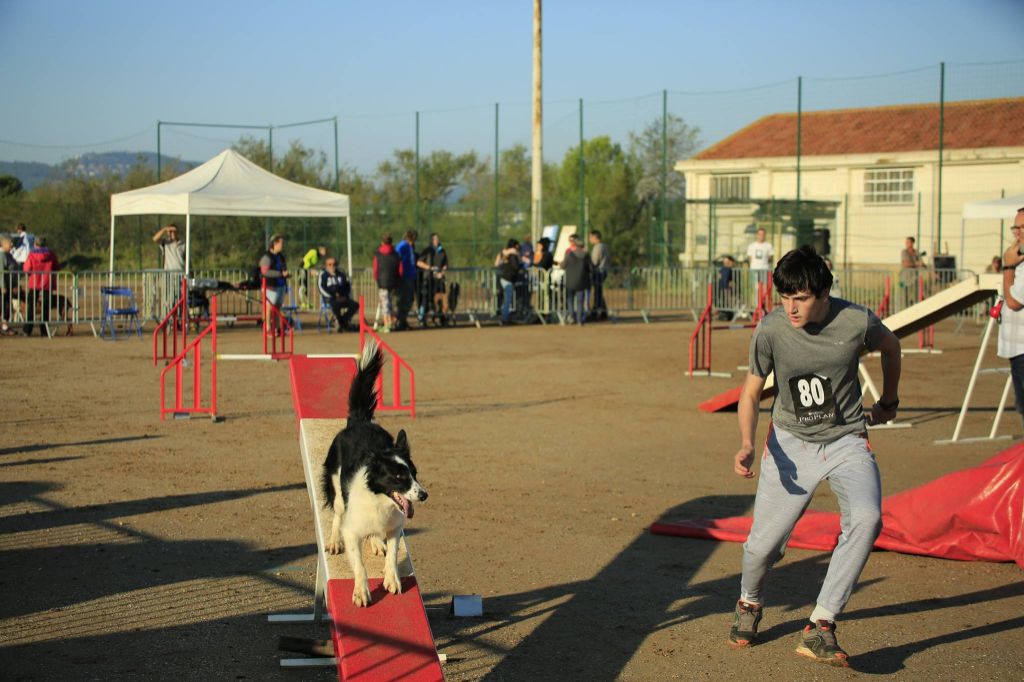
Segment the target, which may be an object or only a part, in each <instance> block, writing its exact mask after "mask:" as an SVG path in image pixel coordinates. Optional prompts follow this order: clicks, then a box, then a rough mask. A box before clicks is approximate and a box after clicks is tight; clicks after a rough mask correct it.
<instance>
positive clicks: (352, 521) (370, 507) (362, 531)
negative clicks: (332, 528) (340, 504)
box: [342, 471, 405, 537]
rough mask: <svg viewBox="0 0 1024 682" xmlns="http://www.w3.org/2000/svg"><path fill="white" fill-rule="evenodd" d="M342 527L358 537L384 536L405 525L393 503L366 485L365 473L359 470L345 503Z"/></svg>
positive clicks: (400, 513)
mask: <svg viewBox="0 0 1024 682" xmlns="http://www.w3.org/2000/svg"><path fill="white" fill-rule="evenodd" d="M342 525H343V527H344V528H346V529H348V530H351V531H352V532H353V533H355V534H356V535H358V536H360V537H366V536H369V535H378V536H380V537H386V536H388V535H391V534H393V532H394V531H395V530H396V529H400V528H402V527H404V525H405V516H403V515H402V512H401V511H399V510H398V507H396V506H395V503H394V502H392V501H391V500H390V499H388V498H387V497H386V496H384V495H377V494H374V493H373V492H371V491H370V489H369V488H368V487H367V486H366V473H365V471H360V472H359V473H357V474H356V476H355V477H354V478H353V480H352V487H351V489H350V490H349V491H348V504H347V505H345V516H344V519H343V521H342Z"/></svg>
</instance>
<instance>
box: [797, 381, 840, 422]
mask: <svg viewBox="0 0 1024 682" xmlns="http://www.w3.org/2000/svg"><path fill="white" fill-rule="evenodd" d="M789 392H790V395H791V396H792V398H793V412H794V414H795V415H796V419H797V421H798V422H800V423H801V424H805V425H808V426H810V425H813V424H834V423H835V421H836V401H835V397H834V396H833V395H832V380H831V379H829V378H828V377H823V376H818V375H817V374H803V375H801V376H796V377H792V378H790V380H789Z"/></svg>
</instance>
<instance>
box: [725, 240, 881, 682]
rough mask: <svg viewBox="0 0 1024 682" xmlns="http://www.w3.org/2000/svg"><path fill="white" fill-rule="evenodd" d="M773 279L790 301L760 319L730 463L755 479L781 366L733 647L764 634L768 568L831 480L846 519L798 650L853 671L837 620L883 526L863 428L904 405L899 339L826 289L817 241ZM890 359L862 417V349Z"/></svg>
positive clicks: (792, 256) (793, 255)
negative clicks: (757, 441) (762, 415)
mask: <svg viewBox="0 0 1024 682" xmlns="http://www.w3.org/2000/svg"><path fill="white" fill-rule="evenodd" d="M773 279H774V286H775V288H776V290H777V291H778V292H779V297H780V298H781V299H782V305H781V306H779V307H777V308H775V309H774V310H772V311H771V312H770V313H769V314H768V315H767V316H766V317H765V318H764V319H763V320H761V323H760V324H759V325H758V327H757V330H756V331H755V332H754V338H753V339H752V340H751V343H750V372H749V374H748V375H747V379H746V382H745V383H744V385H743V391H742V394H741V396H740V401H739V405H738V411H739V427H740V441H741V445H740V449H739V452H737V453H736V456H735V458H734V463H733V468H734V470H735V472H736V473H737V474H739V475H740V476H743V477H745V478H753V477H754V472H753V470H752V468H751V465H752V464H753V462H754V437H755V434H756V432H757V418H758V409H759V406H760V400H761V391H762V389H763V388H764V384H765V380H766V379H767V377H768V375H769V374H771V373H772V372H775V387H776V398H775V403H774V405H773V406H772V424H771V426H770V428H769V431H768V442H767V444H766V446H765V451H764V455H763V457H762V459H761V477H760V480H759V481H758V485H757V495H756V497H755V498H754V522H753V526H752V527H751V529H750V535H749V537H748V538H747V541H746V543H745V544H744V545H743V576H742V579H741V582H740V599H739V601H738V602H737V604H736V613H735V619H734V621H733V625H732V629H731V630H730V633H729V640H730V644H731V645H732V646H734V647H746V646H750V644H751V643H752V642H753V641H754V639H755V637H756V636H757V626H758V624H759V623H760V622H761V616H762V612H763V607H764V601H763V594H762V588H763V586H764V582H765V577H766V575H767V573H768V569H769V568H771V566H772V564H774V563H775V562H776V561H778V560H779V559H780V558H782V555H783V553H784V551H785V546H786V541H787V539H788V538H789V535H790V533H791V532H792V530H793V527H794V526H795V525H796V522H797V520H799V518H800V516H801V515H802V514H803V512H804V509H805V508H806V507H807V504H808V503H809V502H810V500H811V496H812V495H813V494H814V490H815V488H817V487H818V484H820V483H821V482H822V481H823V480H825V479H827V480H828V482H829V485H830V487H831V488H832V491H833V493H835V496H836V499H837V500H838V502H839V509H840V513H841V517H842V521H841V528H842V533H841V534H840V535H839V541H838V543H837V545H836V549H835V551H834V552H833V553H832V560H831V561H830V562H829V567H828V572H827V574H826V576H825V582H824V584H823V585H822V587H821V592H820V593H819V594H818V599H817V604H816V605H815V607H814V610H813V611H812V612H811V614H810V622H809V623H808V624H807V625H806V627H804V629H803V631H802V632H801V634H800V645H799V646H798V647H797V649H796V651H797V653H798V654H800V655H802V656H807V657H809V658H811V659H814V660H816V661H820V662H823V663H828V664H830V665H835V666H846V665H848V663H847V658H848V656H847V654H846V652H845V651H843V650H842V648H841V647H840V646H839V643H838V642H837V641H836V624H835V620H836V617H837V616H838V615H839V614H840V613H841V612H842V610H843V607H844V606H846V602H847V600H849V598H850V593H851V592H852V591H853V588H854V585H855V584H856V583H857V578H858V577H859V576H860V572H861V570H862V569H863V568H864V565H865V564H866V563H867V559H868V554H869V553H870V552H871V547H872V545H873V544H874V542H875V539H876V538H877V537H878V533H879V531H880V530H881V483H880V481H879V475H878V466H877V465H876V463H875V456H874V454H873V453H872V452H871V448H870V446H869V445H868V440H867V431H866V426H867V424H878V423H883V422H887V421H889V420H891V419H893V418H894V417H895V416H896V408H897V407H898V406H899V399H898V398H897V395H898V392H897V391H898V387H899V380H900V342H899V339H897V338H896V336H895V335H894V334H893V333H892V332H891V331H889V330H888V329H887V328H886V327H884V326H883V325H882V323H881V321H879V319H878V317H876V316H875V314H874V313H873V312H871V311H870V310H867V309H866V308H863V307H861V306H859V305H855V304H853V303H850V302H849V301H844V300H842V299H838V298H831V297H830V296H829V291H830V287H831V285H832V274H831V273H830V272H829V270H828V267H827V266H826V264H825V261H824V260H823V259H822V258H821V257H820V256H818V255H817V254H816V253H815V252H814V250H813V249H812V248H811V247H809V246H804V247H801V248H799V249H797V250H795V251H790V252H789V253H787V254H786V255H785V256H783V257H782V259H781V260H780V261H779V263H778V265H777V266H776V268H775V272H774V278H773ZM865 349H866V350H869V351H876V350H877V351H880V352H881V355H882V380H883V387H882V396H881V398H880V399H879V400H878V402H876V403H875V404H874V405H873V406H872V407H871V415H870V416H869V417H868V418H867V420H865V416H864V411H863V408H862V405H861V396H862V392H861V387H860V381H859V380H858V377H857V367H858V363H859V358H860V355H861V353H862V352H863V351H864V350H865Z"/></svg>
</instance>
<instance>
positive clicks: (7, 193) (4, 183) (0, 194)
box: [0, 175, 22, 198]
mask: <svg viewBox="0 0 1024 682" xmlns="http://www.w3.org/2000/svg"><path fill="white" fill-rule="evenodd" d="M21 190H22V185H21V180H19V179H18V178H16V177H14V176H13V175H0V198H4V197H13V196H14V195H16V194H21Z"/></svg>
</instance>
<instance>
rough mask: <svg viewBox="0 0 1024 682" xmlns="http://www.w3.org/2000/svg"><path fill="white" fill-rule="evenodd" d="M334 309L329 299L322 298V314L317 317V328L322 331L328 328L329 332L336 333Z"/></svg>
mask: <svg viewBox="0 0 1024 682" xmlns="http://www.w3.org/2000/svg"><path fill="white" fill-rule="evenodd" d="M334 324H335V322H334V311H333V310H331V306H329V305H328V304H327V301H326V300H325V299H324V298H323V297H321V298H320V315H319V316H317V318H316V330H317V331H318V332H322V331H323V330H324V328H325V327H326V328H327V333H328V334H333V333H334Z"/></svg>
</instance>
